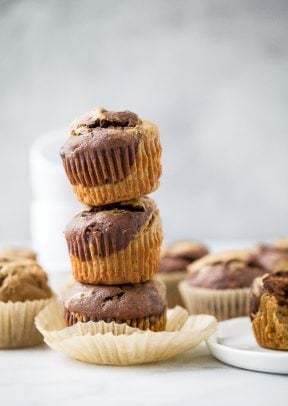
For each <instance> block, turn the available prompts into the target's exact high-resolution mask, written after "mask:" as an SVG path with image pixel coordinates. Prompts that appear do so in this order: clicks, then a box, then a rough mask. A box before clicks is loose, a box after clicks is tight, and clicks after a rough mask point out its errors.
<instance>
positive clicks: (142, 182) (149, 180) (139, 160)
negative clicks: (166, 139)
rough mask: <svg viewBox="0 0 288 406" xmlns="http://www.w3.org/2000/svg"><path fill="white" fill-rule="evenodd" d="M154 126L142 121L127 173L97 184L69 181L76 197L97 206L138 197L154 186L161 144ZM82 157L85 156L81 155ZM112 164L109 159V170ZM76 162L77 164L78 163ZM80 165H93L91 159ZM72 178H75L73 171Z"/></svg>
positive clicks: (159, 172)
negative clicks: (133, 158)
mask: <svg viewBox="0 0 288 406" xmlns="http://www.w3.org/2000/svg"><path fill="white" fill-rule="evenodd" d="M155 128H156V127H155V126H154V125H152V124H151V123H148V122H146V125H145V127H144V133H143V134H142V139H141V141H140V143H139V147H138V151H137V154H136V159H135V162H134V163H133V165H132V166H131V168H130V173H129V174H128V176H127V177H125V178H124V179H123V180H121V181H120V182H117V183H113V184H105V185H101V186H89V187H88V186H84V185H82V184H79V183H78V184H76V185H72V187H73V190H74V192H75V194H76V196H77V198H78V200H79V201H80V202H81V203H84V204H86V205H89V206H100V205H103V204H109V203H114V202H119V201H124V200H130V199H134V198H138V197H141V196H145V195H146V194H149V193H151V192H153V191H154V190H156V189H157V188H158V187H159V178H160V176H161V172H162V169H161V153H162V148H161V145H160V139H159V134H158V130H157V131H155ZM83 159H84V160H85V159H88V158H87V157H83ZM113 165H114V163H111V168H110V171H113ZM78 166H79V167H81V165H78ZM82 166H84V167H91V166H92V167H93V162H90V161H89V162H84V163H83V165H82ZM96 170H97V168H96ZM102 171H106V168H102ZM75 178H76V179H77V174H75Z"/></svg>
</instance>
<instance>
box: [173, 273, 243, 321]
mask: <svg viewBox="0 0 288 406" xmlns="http://www.w3.org/2000/svg"><path fill="white" fill-rule="evenodd" d="M178 287H179V291H180V294H181V296H182V299H183V302H184V304H185V307H186V308H187V310H188V312H189V313H190V314H211V315H213V316H215V317H216V319H217V320H219V321H220V320H226V319H230V318H233V317H242V316H248V313H249V295H250V289H249V288H242V289H204V288H195V287H192V286H189V285H188V284H187V282H186V281H182V282H180V283H179V286H178Z"/></svg>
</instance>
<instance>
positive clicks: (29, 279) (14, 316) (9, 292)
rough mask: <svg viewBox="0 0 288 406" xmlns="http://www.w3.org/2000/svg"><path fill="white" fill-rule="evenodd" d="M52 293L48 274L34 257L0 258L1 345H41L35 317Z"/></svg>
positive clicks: (8, 346)
mask: <svg viewBox="0 0 288 406" xmlns="http://www.w3.org/2000/svg"><path fill="white" fill-rule="evenodd" d="M52 296H53V293H52V291H51V289H50V287H49V286H48V280H47V275H46V273H45V272H44V271H43V269H42V268H41V267H40V266H39V265H38V264H37V263H36V262H35V261H34V260H29V259H23V258H21V259H20V258H19V259H12V258H5V257H2V258H0V348H13V347H26V346H32V345H36V344H40V343H41V342H42V336H41V334H39V332H38V331H37V330H36V328H35V325H34V318H35V316H36V315H37V314H38V313H39V311H40V310H41V309H42V308H43V307H44V306H46V304H48V303H49V301H50V300H51V299H52Z"/></svg>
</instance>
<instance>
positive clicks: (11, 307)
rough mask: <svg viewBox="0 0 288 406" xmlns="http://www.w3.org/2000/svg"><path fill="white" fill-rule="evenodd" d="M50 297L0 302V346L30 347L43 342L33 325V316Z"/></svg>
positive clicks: (49, 300) (48, 301) (47, 302)
mask: <svg viewBox="0 0 288 406" xmlns="http://www.w3.org/2000/svg"><path fill="white" fill-rule="evenodd" d="M53 301H55V298H52V299H42V300H31V301H30V300H27V301H26V302H15V303H13V302H7V303H4V302H0V348H21V347H31V346H33V345H38V344H41V342H43V337H42V335H41V334H40V333H39V331H38V330H37V329H36V327H35V316H37V314H38V313H39V312H40V310H42V309H43V308H44V307H45V306H47V305H48V304H50V303H51V302H53Z"/></svg>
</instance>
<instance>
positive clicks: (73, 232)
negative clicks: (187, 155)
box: [60, 109, 167, 331]
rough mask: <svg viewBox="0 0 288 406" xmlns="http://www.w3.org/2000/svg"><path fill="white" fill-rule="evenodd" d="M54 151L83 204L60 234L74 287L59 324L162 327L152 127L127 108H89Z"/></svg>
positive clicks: (157, 170) (157, 154)
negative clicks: (66, 245) (67, 252)
mask: <svg viewBox="0 0 288 406" xmlns="http://www.w3.org/2000/svg"><path fill="white" fill-rule="evenodd" d="M71 127H72V131H71V136H70V137H69V139H68V140H67V141H66V142H65V144H64V145H63V147H62V148H61V152H60V154H61V157H62V160H63V164H64V168H65V171H66V174H67V177H68V179H69V181H70V183H71V184H72V187H73V190H74V192H75V194H76V196H77V198H78V199H79V201H80V202H82V203H84V204H85V205H87V206H88V207H87V208H86V209H84V210H83V211H82V212H80V213H79V214H77V215H76V216H75V217H74V218H73V219H72V220H71V222H70V223H69V224H68V226H67V228H66V231H65V236H66V240H67V244H68V250H69V255H70V258H71V265H72V270H73V276H74V279H75V280H76V282H75V283H74V284H73V285H72V286H70V287H69V288H68V289H67V291H66V293H65V295H64V311H65V315H64V316H65V321H66V324H67V325H72V324H74V323H76V322H78V321H82V322H87V321H90V320H92V321H100V320H103V321H105V322H111V321H115V322H117V323H123V322H125V323H127V324H128V325H130V326H133V327H138V328H140V329H144V330H145V329H151V330H153V331H161V330H164V328H165V324H166V308H167V302H166V291H165V287H164V285H163V284H162V283H161V282H159V281H156V280H152V278H153V276H154V274H155V273H156V271H157V270H158V268H159V262H160V247H161V243H162V226H161V220H160V216H159V211H158V209H157V207H156V204H155V202H154V201H153V200H152V199H150V198H149V197H146V196H145V195H146V194H148V193H150V192H152V191H154V190H156V189H157V188H158V186H159V178H160V175H161V145H160V139H159V132H158V128H157V127H156V126H155V125H154V124H152V123H150V122H148V121H146V120H141V119H140V118H139V117H138V116H137V115H136V114H134V113H132V112H129V111H121V112H112V111H107V110H104V109H94V110H92V111H90V112H89V113H87V114H85V115H83V116H82V117H80V119H78V120H76V121H74V122H73V123H72V126H71Z"/></svg>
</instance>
